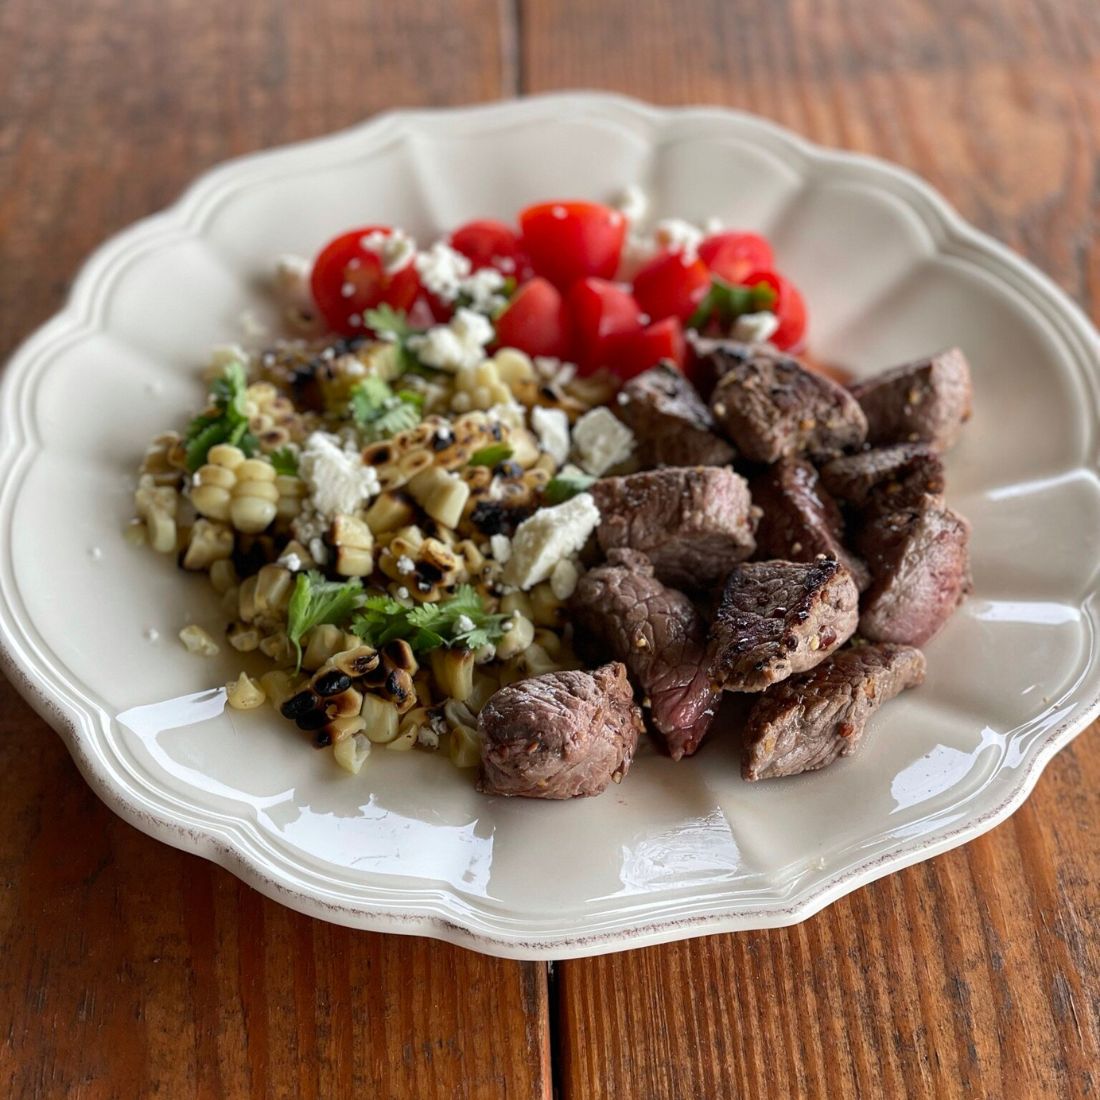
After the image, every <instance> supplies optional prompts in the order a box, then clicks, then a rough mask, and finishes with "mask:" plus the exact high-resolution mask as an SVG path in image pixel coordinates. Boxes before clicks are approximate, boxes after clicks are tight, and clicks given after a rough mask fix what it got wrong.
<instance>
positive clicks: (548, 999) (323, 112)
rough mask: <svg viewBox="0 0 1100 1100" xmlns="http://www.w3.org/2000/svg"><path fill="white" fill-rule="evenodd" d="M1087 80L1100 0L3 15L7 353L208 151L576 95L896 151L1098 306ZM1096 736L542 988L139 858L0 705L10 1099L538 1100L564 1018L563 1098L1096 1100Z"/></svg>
mask: <svg viewBox="0 0 1100 1100" xmlns="http://www.w3.org/2000/svg"><path fill="white" fill-rule="evenodd" d="M1098 77H1100V6H1098V5H1096V4H1095V3H1094V0H970V2H968V3H967V4H965V5H961V4H957V3H954V2H953V0H891V2H890V3H888V4H883V3H879V2H877V0H780V2H776V3H769V4H761V3H756V2H753V0H680V2H679V3H677V4H668V3H662V2H659V0H631V2H630V3H627V2H625V0H603V2H602V3H601V4H599V5H592V4H588V3H584V2H582V0H514V2H511V0H454V2H452V3H450V4H448V5H437V4H434V3H431V2H430V0H406V2H405V3H403V4H400V5H392V4H383V3H381V2H380V0H372V2H368V3H363V2H361V0H311V3H309V4H286V3H279V2H274V0H273V2H270V3H268V2H254V3H247V4H245V3H239V4H232V3H230V4H195V3H192V2H188V0H84V2H79V3H78V2H77V0H53V2H52V3H51V4H49V5H48V6H46V5H41V4H36V3H33V2H32V0H0V261H2V262H0V355H3V354H5V353H6V352H7V351H8V350H9V349H10V348H11V347H12V346H14V344H15V343H16V342H17V341H18V339H20V338H21V336H22V335H24V334H25V333H26V332H28V331H29V330H30V329H31V328H32V327H33V326H34V325H35V324H37V323H38V322H40V321H41V320H43V319H44V318H45V317H47V316H48V315H49V314H50V313H52V312H53V311H54V310H55V309H56V308H57V307H58V305H59V304H60V302H61V299H62V297H63V295H64V292H65V289H66V285H67V281H68V279H69V278H70V277H71V275H72V273H73V271H74V270H75V269H76V267H77V265H78V263H79V261H80V260H81V259H82V258H83V257H84V255H86V254H87V252H89V251H90V250H91V249H92V248H93V247H94V246H95V245H96V244H98V243H99V241H100V240H101V239H102V238H103V237H104V236H106V235H107V234H108V233H110V232H113V231H114V230H116V229H118V228H121V227H122V226H124V225H126V224H128V223H129V222H131V221H132V220H134V219H135V218H136V217H139V216H141V215H143V214H146V213H148V212H150V211H152V210H155V209H157V208H158V207H160V206H162V205H164V204H165V203H166V202H168V201H170V200H171V199H172V198H173V197H174V196H175V195H176V194H177V193H178V191H179V190H180V188H182V187H183V186H184V185H185V184H186V183H187V182H188V181H189V180H190V179H191V178H192V177H193V176H194V175H195V174H196V173H197V172H199V171H201V170H202V169H204V168H206V167H208V166H210V165H212V164H214V163H217V162H218V161H220V160H222V159H224V158H225V157H227V156H231V155H235V154H237V153H242V152H247V151H249V150H251V149H255V148H260V147H263V146H266V145H271V144H275V143H278V142H282V141H288V140H294V139H297V138H301V137H307V136H311V135H314V134H320V133H324V132H326V131H328V130H331V129H334V128H337V127H340V126H344V125H347V124H349V123H351V122H354V121H356V120H358V119H360V118H362V117H364V116H365V115H367V114H369V113H371V112H373V111H376V110H379V109H383V108H386V107H390V106H396V105H401V104H443V103H455V102H464V101H471V100H481V99H487V98H493V97H495V96H498V95H506V94H512V93H513V92H515V91H520V90H522V91H542V90H547V89H550V88H556V87H569V86H587V87H608V88H614V89H617V90H621V91H625V92H632V93H635V94H638V95H641V96H644V97H646V98H649V99H653V100H656V101H658V102H693V101H712V102H717V103H727V104H731V105H736V106H741V107H746V108H748V109H750V110H756V111H758V112H760V113H762V114H764V115H767V116H769V117H772V118H774V119H776V120H777V121H779V122H782V123H784V124H786V125H788V126H791V127H793V128H794V129H796V130H798V131H800V132H802V133H804V134H807V135H808V136H810V137H813V138H815V139H817V140H820V141H824V142H827V143H835V144H840V145H845V146H848V147H850V148H854V149H860V150H865V151H869V152H874V153H878V154H881V155H884V156H887V157H890V158H891V159H894V160H896V161H898V162H900V163H902V164H905V165H907V166H909V167H911V168H913V169H914V170H916V171H918V172H920V173H921V174H922V175H924V176H926V177H927V178H929V179H930V180H931V181H932V182H933V183H934V184H935V185H936V186H938V187H940V188H941V189H942V190H943V191H944V192H945V193H946V194H947V195H948V196H949V198H950V199H951V200H952V201H953V202H954V203H955V204H956V205H957V206H958V207H959V208H960V209H961V210H962V212H963V213H964V215H966V216H967V217H968V218H971V219H972V220H974V221H976V222H977V223H978V224H979V225H981V226H983V227H984V228H987V229H989V230H990V231H992V232H994V233H995V234H997V235H998V236H1000V237H1001V238H1002V239H1005V240H1007V241H1008V242H1009V243H1010V244H1012V245H1014V246H1015V247H1017V248H1020V249H1021V250H1022V251H1024V252H1025V253H1026V254H1028V255H1030V256H1031V257H1032V258H1033V259H1035V260H1036V261H1037V262H1038V263H1039V264H1040V265H1041V266H1043V267H1044V268H1045V269H1046V270H1047V271H1048V272H1050V273H1051V274H1052V275H1053V276H1054V277H1055V278H1056V279H1057V280H1058V281H1059V282H1060V283H1061V284H1062V285H1063V286H1064V287H1065V288H1066V289H1067V290H1069V291H1070V293H1072V294H1073V295H1075V296H1076V297H1077V298H1078V299H1079V300H1080V301H1082V302H1083V303H1085V304H1086V306H1088V307H1089V308H1091V310H1092V312H1093V316H1094V317H1095V316H1097V315H1098V312H1100V246H1098V244H1097V234H1096V232H1095V230H1096V226H1097V219H1098V214H1100V185H1098V182H1097V181H1098V180H1100V167H1098V166H1100V156H1098V145H1100V139H1098V137H1097V135H1098V134H1100V79H1098ZM1095 745H1096V732H1095V730H1093V731H1090V732H1089V733H1087V734H1084V735H1082V737H1081V738H1080V739H1079V740H1078V741H1077V742H1076V743H1075V745H1074V747H1073V748H1072V749H1070V750H1068V751H1067V752H1065V753H1063V754H1061V755H1060V756H1059V757H1058V758H1057V759H1056V760H1055V761H1054V762H1053V763H1052V764H1051V765H1050V767H1049V768H1048V769H1047V772H1046V774H1045V775H1044V776H1043V777H1042V778H1041V780H1040V781H1039V784H1038V786H1037V788H1036V791H1035V793H1034V795H1033V796H1032V798H1031V799H1030V800H1029V802H1028V803H1027V804H1026V806H1025V807H1024V808H1023V809H1022V810H1020V811H1019V812H1018V813H1017V814H1016V815H1015V816H1014V817H1013V818H1012V819H1011V820H1010V821H1009V822H1008V823H1006V824H1004V825H1002V826H1000V827H999V828H998V829H996V830H995V831H994V832H993V833H991V834H989V835H987V836H986V837H984V838H982V839H980V840H978V841H976V842H974V843H973V844H970V845H968V846H967V847H966V848H964V849H961V850H958V851H956V852H953V853H949V854H948V855H946V856H943V857H940V858H938V859H936V860H933V861H931V862H929V863H926V864H922V865H920V866H918V867H915V868H911V869H909V870H907V871H905V872H902V873H900V874H898V875H894V876H892V877H890V878H889V879H886V880H883V881H882V882H880V883H876V884H874V885H872V886H870V887H868V888H866V889H865V890H862V891H860V892H859V893H857V894H855V895H853V896H852V897H850V898H847V899H845V900H843V901H842V902H839V903H838V904H836V905H835V906H833V907H831V908H830V909H828V910H826V911H825V912H823V913H822V914H820V915H819V916H818V917H816V918H814V919H812V920H810V921H807V922H805V923H804V924H802V925H799V926H797V927H795V928H792V929H785V930H779V931H774V932H761V933H753V934H747V935H740V936H715V937H709V938H707V939H703V940H694V941H688V942H686V943H682V944H676V945H668V946H664V947H658V948H652V949H647V950H644V951H638V952H629V953H625V954H622V955H616V956H609V957H605V958H601V959H596V960H588V961H578V962H569V963H564V964H559V965H558V966H557V967H556V968H555V977H554V986H553V989H551V988H549V987H548V984H547V976H546V971H545V968H543V967H540V966H521V965H518V964H511V963H504V962H498V961H495V960H489V959H481V958H478V957H477V956H474V955H471V954H469V953H466V952H463V951H459V950H456V949H452V948H448V947H446V946H443V945H439V944H434V943H431V942H428V941H423V940H412V939H403V938H396V937H381V936H374V935H368V934H357V933H352V932H349V931H347V930H344V929H338V928H332V927H329V926H327V925H323V924H321V923H319V922H315V921H311V920H309V919H307V918H304V917H300V916H298V915H296V914H293V913H290V912H289V911H287V910H285V909H283V908H281V907H279V906H278V905H275V904H274V903H271V902H268V901H267V900H265V899H263V898H262V897H260V896H259V895H257V894H256V893H254V892H253V891H251V890H250V889H248V888H247V887H245V886H243V885H241V884H240V883H238V882H236V880H234V879H233V878H232V877H231V876H229V875H228V874H226V873H225V872H223V871H221V870H219V869H217V868H215V867H213V866H211V865H209V864H207V863H205V862H203V861H201V860H199V859H196V858H194V857H190V856H186V855H183V854H181V853H179V852H176V851H174V850H171V849H169V848H166V847H164V846H163V845H160V844H157V843H155V842H154V841H152V840H149V839H148V838H146V837H144V836H142V835H140V834H139V833H137V832H136V831H134V830H133V829H131V828H130V827H128V826H126V825H124V824H123V823H122V822H120V821H119V820H117V819H116V818H114V817H113V816H112V815H111V814H110V813H109V812H108V811H107V810H105V809H104V808H103V807H102V805H100V804H99V802H98V801H97V800H96V799H95V797H94V796H93V795H92V794H91V792H90V791H89V790H88V789H87V787H86V786H85V785H84V783H83V782H82V780H81V779H80V777H79V776H78V775H77V773H76V771H75V769H74V768H73V766H72V765H71V763H69V761H68V759H67V758H66V756H65V753H64V750H63V749H62V748H61V746H60V744H59V742H58V741H57V739H56V738H55V737H54V736H53V735H52V734H51V733H50V732H49V731H48V730H47V729H46V727H45V726H44V725H43V723H41V722H40V721H39V720H38V719H37V718H36V717H35V716H34V715H33V714H32V713H31V712H30V710H29V709H28V708H27V707H26V706H25V704H23V703H22V701H21V700H19V699H18V697H17V696H16V695H15V693H14V691H13V690H12V689H11V688H10V687H9V686H8V685H6V684H2V683H0V766H2V767H3V769H4V774H5V775H6V778H7V782H6V784H5V798H4V800H3V801H2V802H0V887H2V889H0V929H2V931H0V1091H2V1092H3V1094H4V1095H5V1096H12V1097H48V1098H51V1100H52V1098H53V1097H61V1096H74V1097H81V1098H100V1097H102V1098H113V1097H116V1096H142V1097H145V1096H164V1097H171V1098H173V1100H174V1098H176V1097H186V1096H202V1097H237V1096H251V1097H257V1098H259V1097H281V1096H288V1097H290V1096H293V1097H298V1096H301V1097H311V1096H322V1095H323V1096H326V1097H327V1096H331V1097H343V1096H348V1095H359V1094H367V1095H369V1094H376V1095H379V1096H384V1097H394V1098H398V1097H406V1096H407V1097H418V1098H420V1097H431V1096H437V1095H442V1096H454V1097H462V1098H464V1097H471V1098H473V1097H491V1098H498V1097H545V1096H549V1095H550V1092H551V1079H550V1078H551V1071H550V1054H551V1028H553V1029H554V1031H555V1036H554V1039H555V1046H556V1050H555V1055H556V1059H555V1060H556V1067H557V1076H558V1080H557V1081H556V1082H555V1084H556V1085H557V1087H558V1091H559V1094H560V1096H561V1097H563V1098H567V1100H568V1098H573V1097H577V1098H584V1100H588V1098H600V1097H622V1098H630V1100H634V1098H637V1100H647V1098H657V1097H676V1098H679V1097H692V1098H696V1097H699V1098H707V1100H710V1098H718V1097H727V1096H734V1095H738V1096H739V1095H756V1096H762V1097H763V1096H776V1097H791V1096H830V1097H838V1096H867V1097H870V1096H891V1097H893V1096H899V1097H900V1096H920V1097H925V1096H967V1097H1007V1096H1012V1097H1047V1096H1059V1097H1063V1096H1086V1095H1090V1094H1092V1095H1095V1094H1096V1092H1097V1090H1098V1087H1100V1080H1098V1079H1097V1078H1098V1073H1097V1068H1096V1067H1097V1066H1098V1065H1100V985H1098V982H1097V977H1096V975H1097V970H1098V960H1097V957H1096V955H1097V941H1098V932H1100V892H1098V887H1097V882H1098V881H1100V845H1098V844H1097V821H1098V818H1100V814H1098V811H1100V795H1098V794H1097V792H1098V790H1100V764H1098V763H1097V760H1096V756H1095ZM551 994H552V995H551ZM551 1005H553V1009H552V1010H551Z"/></svg>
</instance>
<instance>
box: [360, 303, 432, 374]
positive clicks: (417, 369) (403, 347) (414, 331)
mask: <svg viewBox="0 0 1100 1100" xmlns="http://www.w3.org/2000/svg"><path fill="white" fill-rule="evenodd" d="M363 323H364V324H365V325H366V326H367V328H369V329H371V330H373V332H374V334H375V335H376V336H377V337H378V338H379V339H380V340H387V341H389V342H390V343H391V344H395V345H396V346H397V361H398V364H399V366H400V367H401V372H402V374H437V373H439V372H438V371H436V370H435V368H434V367H429V366H427V365H426V364H424V363H422V362H421V361H420V359H419V357H418V356H417V354H416V352H415V351H413V349H412V348H411V347H410V346H409V337H410V336H421V335H423V333H425V332H426V331H427V329H419V328H413V327H412V325H410V324H409V320H408V318H407V317H406V316H405V313H404V311H403V310H400V309H394V308H393V306H388V305H380V306H378V307H377V308H376V309H368V310H367V311H366V312H365V313H364V314H363Z"/></svg>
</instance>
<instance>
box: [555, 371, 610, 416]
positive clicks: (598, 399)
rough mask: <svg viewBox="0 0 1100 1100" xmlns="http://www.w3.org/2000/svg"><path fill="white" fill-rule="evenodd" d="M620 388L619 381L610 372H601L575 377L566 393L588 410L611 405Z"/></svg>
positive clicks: (568, 384) (567, 386) (567, 385)
mask: <svg viewBox="0 0 1100 1100" xmlns="http://www.w3.org/2000/svg"><path fill="white" fill-rule="evenodd" d="M618 388H619V383H618V380H617V379H616V378H615V377H614V376H613V375H612V374H611V373H610V372H609V371H606V370H601V371H596V373H595V374H586V375H584V376H583V377H582V376H580V375H577V376H575V377H574V378H572V379H571V380H570V381H569V382H568V383H567V384H566V386H565V392H566V394H567V395H568V396H570V397H572V398H573V399H574V400H575V401H577V402H579V403H580V404H581V405H583V406H584V407H585V409H586V410H587V409H594V408H595V407H596V406H597V405H608V404H610V403H611V399H612V398H613V397H614V396H615V391H616V390H617V389H618Z"/></svg>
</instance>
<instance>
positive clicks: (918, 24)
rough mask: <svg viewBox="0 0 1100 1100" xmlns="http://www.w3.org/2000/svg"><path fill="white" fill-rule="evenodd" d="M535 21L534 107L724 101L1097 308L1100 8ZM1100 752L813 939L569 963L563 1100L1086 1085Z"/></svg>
mask: <svg viewBox="0 0 1100 1100" xmlns="http://www.w3.org/2000/svg"><path fill="white" fill-rule="evenodd" d="M521 25H522V27H523V30H524V39H523V44H522V49H523V57H524V63H525V65H524V89H525V90H526V91H531V92H537V91H543V90H549V89H552V88H556V87H568V86H584V87H607V88H613V89H615V90H618V91H624V92H629V93H633V94H636V95H640V96H642V97H645V98H649V99H652V100H656V101H658V102H668V103H691V102H716V103H726V104H729V105H733V106H739V107H744V108H747V109H749V110H754V111H757V112H759V113H761V114H764V115H766V116H769V117H771V118H774V119H776V120H777V121H779V122H781V123H784V124H785V125H788V126H791V127H792V128H794V129H795V130H798V131H800V132H802V133H804V134H806V135H807V136H809V137H811V138H814V139H816V140H819V141H823V142H826V143H831V144H839V145H844V146H847V147H849V148H854V149H858V150H862V151H867V152H872V153H877V154H880V155H883V156H886V157H889V158H891V159H893V160H895V161H898V162H900V163H902V164H904V165H906V166H908V167H911V168H913V169H914V170H915V171H918V172H919V173H921V174H922V175H924V176H925V177H927V178H928V179H930V180H931V181H932V182H933V183H934V184H935V185H936V186H938V187H940V188H941V189H942V190H943V191H944V192H945V193H946V194H947V195H948V197H949V198H950V199H951V201H952V202H954V203H955V204H956V205H957V206H958V207H959V208H960V209H961V211H962V213H963V214H964V215H965V216H967V217H968V218H971V219H972V220H974V221H976V222H977V223H978V224H979V225H981V226H982V227H984V228H986V229H988V230H990V231H992V232H994V233H995V234H997V235H998V236H1000V237H1001V238H1002V239H1004V240H1006V241H1007V242H1008V243H1009V244H1011V245H1013V246H1014V247H1016V248H1019V249H1020V250H1022V251H1023V252H1024V253H1025V254H1027V255H1029V256H1030V257H1031V258H1032V259H1034V260H1035V261H1036V262H1037V263H1039V264H1040V265H1041V266H1042V267H1043V268H1044V269H1045V270H1046V271H1048V272H1049V273H1050V274H1052V275H1053V276H1054V278H1055V279H1056V280H1057V281H1059V282H1060V283H1061V284H1062V285H1063V286H1064V287H1065V288H1066V289H1067V290H1069V292H1070V293H1071V294H1073V295H1075V296H1076V297H1077V298H1078V299H1079V300H1080V301H1082V302H1083V303H1084V304H1085V305H1086V308H1089V309H1090V310H1091V312H1092V314H1093V316H1094V317H1095V316H1097V315H1100V290H1098V285H1100V284H1098V280H1097V275H1098V273H1100V246H1098V243H1097V237H1096V234H1095V232H1094V228H1095V225H1096V220H1097V216H1098V214H1100V196H1098V194H1097V191H1096V188H1095V164H1096V162H1097V154H1098V145H1100V142H1098V140H1097V137H1096V135H1097V134H1098V133H1100V80H1098V76H1100V9H1098V8H1097V6H1096V5H1095V4H1094V3H1091V2H1090V0H1067V2H1064V3H1059V4H1050V3H1046V2H1043V0H977V2H975V3H971V4H967V5H965V6H959V5H954V4H950V3H948V2H947V0H895V2H894V3H890V4H879V3H875V2H874V0H789V2H787V3H783V4H766V5H761V4H756V3H753V2H752V0H692V2H688V3H681V4H677V5H669V4H663V3H660V2H658V0H632V2H631V3H630V4H626V3H622V2H616V0H609V2H606V3H603V4H601V5H598V6H595V7H594V6H592V5H588V4H583V3H581V2H580V0H567V2H564V3H563V2H550V0H524V3H523V15H522V20H521ZM1096 737H1097V731H1096V729H1095V728H1094V729H1092V730H1090V731H1088V732H1087V733H1085V734H1083V735H1082V736H1081V738H1080V739H1079V740H1078V741H1077V742H1076V744H1075V746H1074V747H1073V748H1072V749H1070V750H1068V751H1067V752H1065V753H1063V754H1062V755H1061V756H1059V757H1058V758H1057V759H1056V760H1055V761H1054V762H1053V763H1052V764H1051V765H1050V767H1049V768H1048V769H1047V773H1046V774H1045V775H1044V776H1043V777H1042V778H1041V779H1040V781H1039V784H1038V786H1037V788H1036V791H1035V793H1034V794H1033V795H1032V797H1031V799H1030V800H1029V802H1028V803H1027V804H1026V806H1025V807H1024V808H1023V809H1022V810H1020V811H1019V812H1018V813H1017V814H1016V815H1015V816H1014V817H1013V818H1012V819H1011V820H1010V821H1009V822H1008V823H1006V824H1004V825H1002V826H1000V827H999V828H998V829H996V830H995V831H994V832H993V833H991V834H989V835H987V836H986V837H984V838H982V839H980V840H978V841H976V842H974V843H972V844H970V845H968V846H967V847H966V848H964V849H961V850H959V851H956V852H953V853H949V854H948V855H945V856H943V857H940V858H939V859H936V860H933V861H931V862H930V863H926V864H922V865H920V866H917V867H914V868H911V869H909V870H907V871H904V872H902V873H900V874H898V875H894V876H892V877H890V878H888V879H886V880H883V881H882V882H879V883H876V884H874V885H872V886H870V887H868V888H866V889H864V890H862V891H860V892H858V893H857V894H855V895H854V896H852V897H850V898H847V899H845V900H843V901H842V902H840V903H838V904H836V905H834V906H832V907H831V908H830V909H828V910H826V911H825V912H823V913H822V914H820V915H819V916H817V917H816V918H814V919H812V920H810V921H807V922H805V923H804V924H802V925H799V926H797V927H795V928H791V929H784V930H778V931H773V932H760V933H753V934H745V935H735V936H715V937H709V938H707V939H703V940H698V941H691V942H686V943H681V944H674V945H668V946H664V947H656V948H651V949H646V950H643V951H637V952H630V953H626V954H621V955H613V956H607V957H604V958H599V959H594V960H584V961H576V962H568V963H564V964H561V965H560V966H559V967H558V968H557V969H556V975H557V981H558V983H559V984H558V998H557V1003H558V1021H557V1022H558V1026H559V1029H560V1037H559V1044H560V1052H561V1054H560V1068H561V1085H562V1094H563V1096H565V1097H572V1096H576V1097H585V1098H593V1100H594V1098H599V1097H622V1096H630V1097H633V1098H639V1100H642V1098H647V1097H664V1096H701V1097H702V1096H706V1097H712V1096H715V1097H717V1096H733V1095H737V1096H742V1095H746V1096H748V1095H756V1096H776V1097H786V1096H795V1095H798V1096H891V1097H893V1096H899V1097H900V1096H914V1097H917V1096H920V1097H923V1096H930V1095H944V1096H948V1095H950V1096H956V1095H957V1096H963V1095H965V1096H990V1097H994V1096H1007V1095H1015V1096H1083V1095H1087V1094H1089V1093H1090V1091H1093V1092H1094V1091H1095V1089H1096V1087H1097V1084H1098V1083H1100V1082H1098V1075H1097V1069H1096V1067H1097V1065H1098V1064H1100V985H1098V983H1097V978H1096V974H1097V962H1098V960H1097V947H1096V943H1097V934H1098V932H1100V890H1098V887H1097V881H1098V879H1100V850H1098V845H1097V840H1096V825H1095V822H1096V820H1097V815H1098V812H1100V795H1098V793H1097V792H1098V790H1100V765H1098V763H1097V760H1096V756H1095V753H1094V751H1093V749H1094V746H1095V744H1096ZM624 1036H629V1039H627V1040H625V1041H624V1039H623V1037H624Z"/></svg>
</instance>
